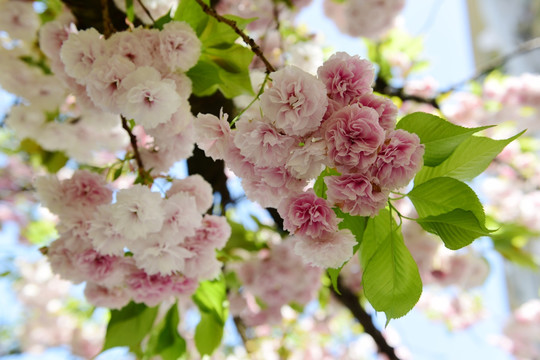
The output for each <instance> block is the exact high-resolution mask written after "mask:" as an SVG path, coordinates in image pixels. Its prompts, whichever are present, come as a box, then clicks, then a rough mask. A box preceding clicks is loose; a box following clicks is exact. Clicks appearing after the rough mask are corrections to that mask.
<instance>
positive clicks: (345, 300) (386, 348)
mask: <svg viewBox="0 0 540 360" xmlns="http://www.w3.org/2000/svg"><path fill="white" fill-rule="evenodd" d="M337 284H338V289H339V291H340V292H341V295H339V294H338V293H337V292H336V291H335V290H334V288H333V287H330V290H331V291H332V294H334V297H335V298H336V299H337V300H338V301H339V302H340V303H342V304H343V305H344V306H345V307H346V308H348V309H349V310H350V311H351V313H352V314H353V316H354V317H355V318H356V320H358V322H360V324H361V325H362V327H363V328H364V332H365V333H367V334H368V335H370V336H371V337H372V338H373V340H374V341H375V343H376V344H377V348H378V351H379V353H380V354H384V355H386V356H387V357H388V359H390V360H399V358H398V357H397V355H396V353H395V351H394V348H393V347H391V346H390V345H388V343H387V342H386V339H385V338H384V337H383V336H382V334H381V332H380V331H379V330H378V329H377V328H376V327H375V325H374V324H373V321H372V320H371V316H370V315H369V314H368V313H367V312H366V310H364V308H363V307H362V305H360V302H359V301H358V296H356V295H355V294H354V293H353V292H352V291H351V290H350V289H349V288H347V287H346V286H344V285H343V282H342V281H341V278H340V277H339V276H338V278H337Z"/></svg>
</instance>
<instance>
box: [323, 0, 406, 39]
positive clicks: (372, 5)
mask: <svg viewBox="0 0 540 360" xmlns="http://www.w3.org/2000/svg"><path fill="white" fill-rule="evenodd" d="M403 6H405V0H345V1H333V0H325V2H324V13H325V14H326V16H328V17H329V18H330V19H332V20H333V21H334V23H335V24H336V26H337V27H338V29H339V30H340V31H341V32H343V33H345V34H348V35H351V36H362V37H368V38H375V39H376V38H379V37H381V35H383V34H384V33H385V32H386V31H387V30H389V29H390V28H392V27H393V26H394V20H395V18H396V17H397V15H399V13H400V12H401V10H402V9H403Z"/></svg>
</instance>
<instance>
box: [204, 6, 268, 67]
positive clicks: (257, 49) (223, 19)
mask: <svg viewBox="0 0 540 360" xmlns="http://www.w3.org/2000/svg"><path fill="white" fill-rule="evenodd" d="M196 1H197V3H198V4H199V5H200V6H201V8H202V9H203V11H204V12H205V13H207V14H208V15H210V16H211V17H213V18H214V19H216V20H217V21H219V22H222V23H224V24H227V25H229V26H230V27H231V28H232V29H233V30H234V32H235V33H237V34H238V35H239V36H240V37H241V38H242V40H244V42H245V43H246V44H247V45H249V47H250V48H251V51H253V53H254V54H255V55H257V56H258V57H259V59H261V61H262V62H263V63H264V66H265V67H266V72H267V73H271V72H274V71H276V69H275V68H274V67H273V66H272V64H270V62H269V61H268V59H267V58H266V57H265V56H264V54H263V52H262V50H261V48H260V47H259V45H257V43H256V42H255V40H253V39H252V38H250V37H249V36H247V35H246V33H245V32H243V31H242V30H241V29H240V28H239V27H238V25H237V24H236V21H234V20H231V19H227V18H226V17H223V16H221V15H219V14H218V13H217V12H216V10H214V9H213V8H211V7H210V6H208V5H206V4H205V3H204V2H203V1H202V0H196Z"/></svg>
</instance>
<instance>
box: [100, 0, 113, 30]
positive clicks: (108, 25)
mask: <svg viewBox="0 0 540 360" xmlns="http://www.w3.org/2000/svg"><path fill="white" fill-rule="evenodd" d="M101 16H102V17H103V36H105V39H108V38H109V37H110V36H111V35H112V34H114V33H115V32H116V30H115V29H114V25H113V23H112V21H111V17H110V15H109V1H108V0H101Z"/></svg>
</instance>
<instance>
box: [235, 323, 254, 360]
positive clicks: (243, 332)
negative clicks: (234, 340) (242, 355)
mask: <svg viewBox="0 0 540 360" xmlns="http://www.w3.org/2000/svg"><path fill="white" fill-rule="evenodd" d="M233 321H234V325H236V330H238V334H239V335H240V338H241V339H242V343H243V344H244V348H245V349H246V352H247V353H248V354H249V353H250V349H249V346H248V341H249V339H248V337H247V334H246V324H245V323H244V322H243V321H242V319H241V318H240V317H239V316H233Z"/></svg>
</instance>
